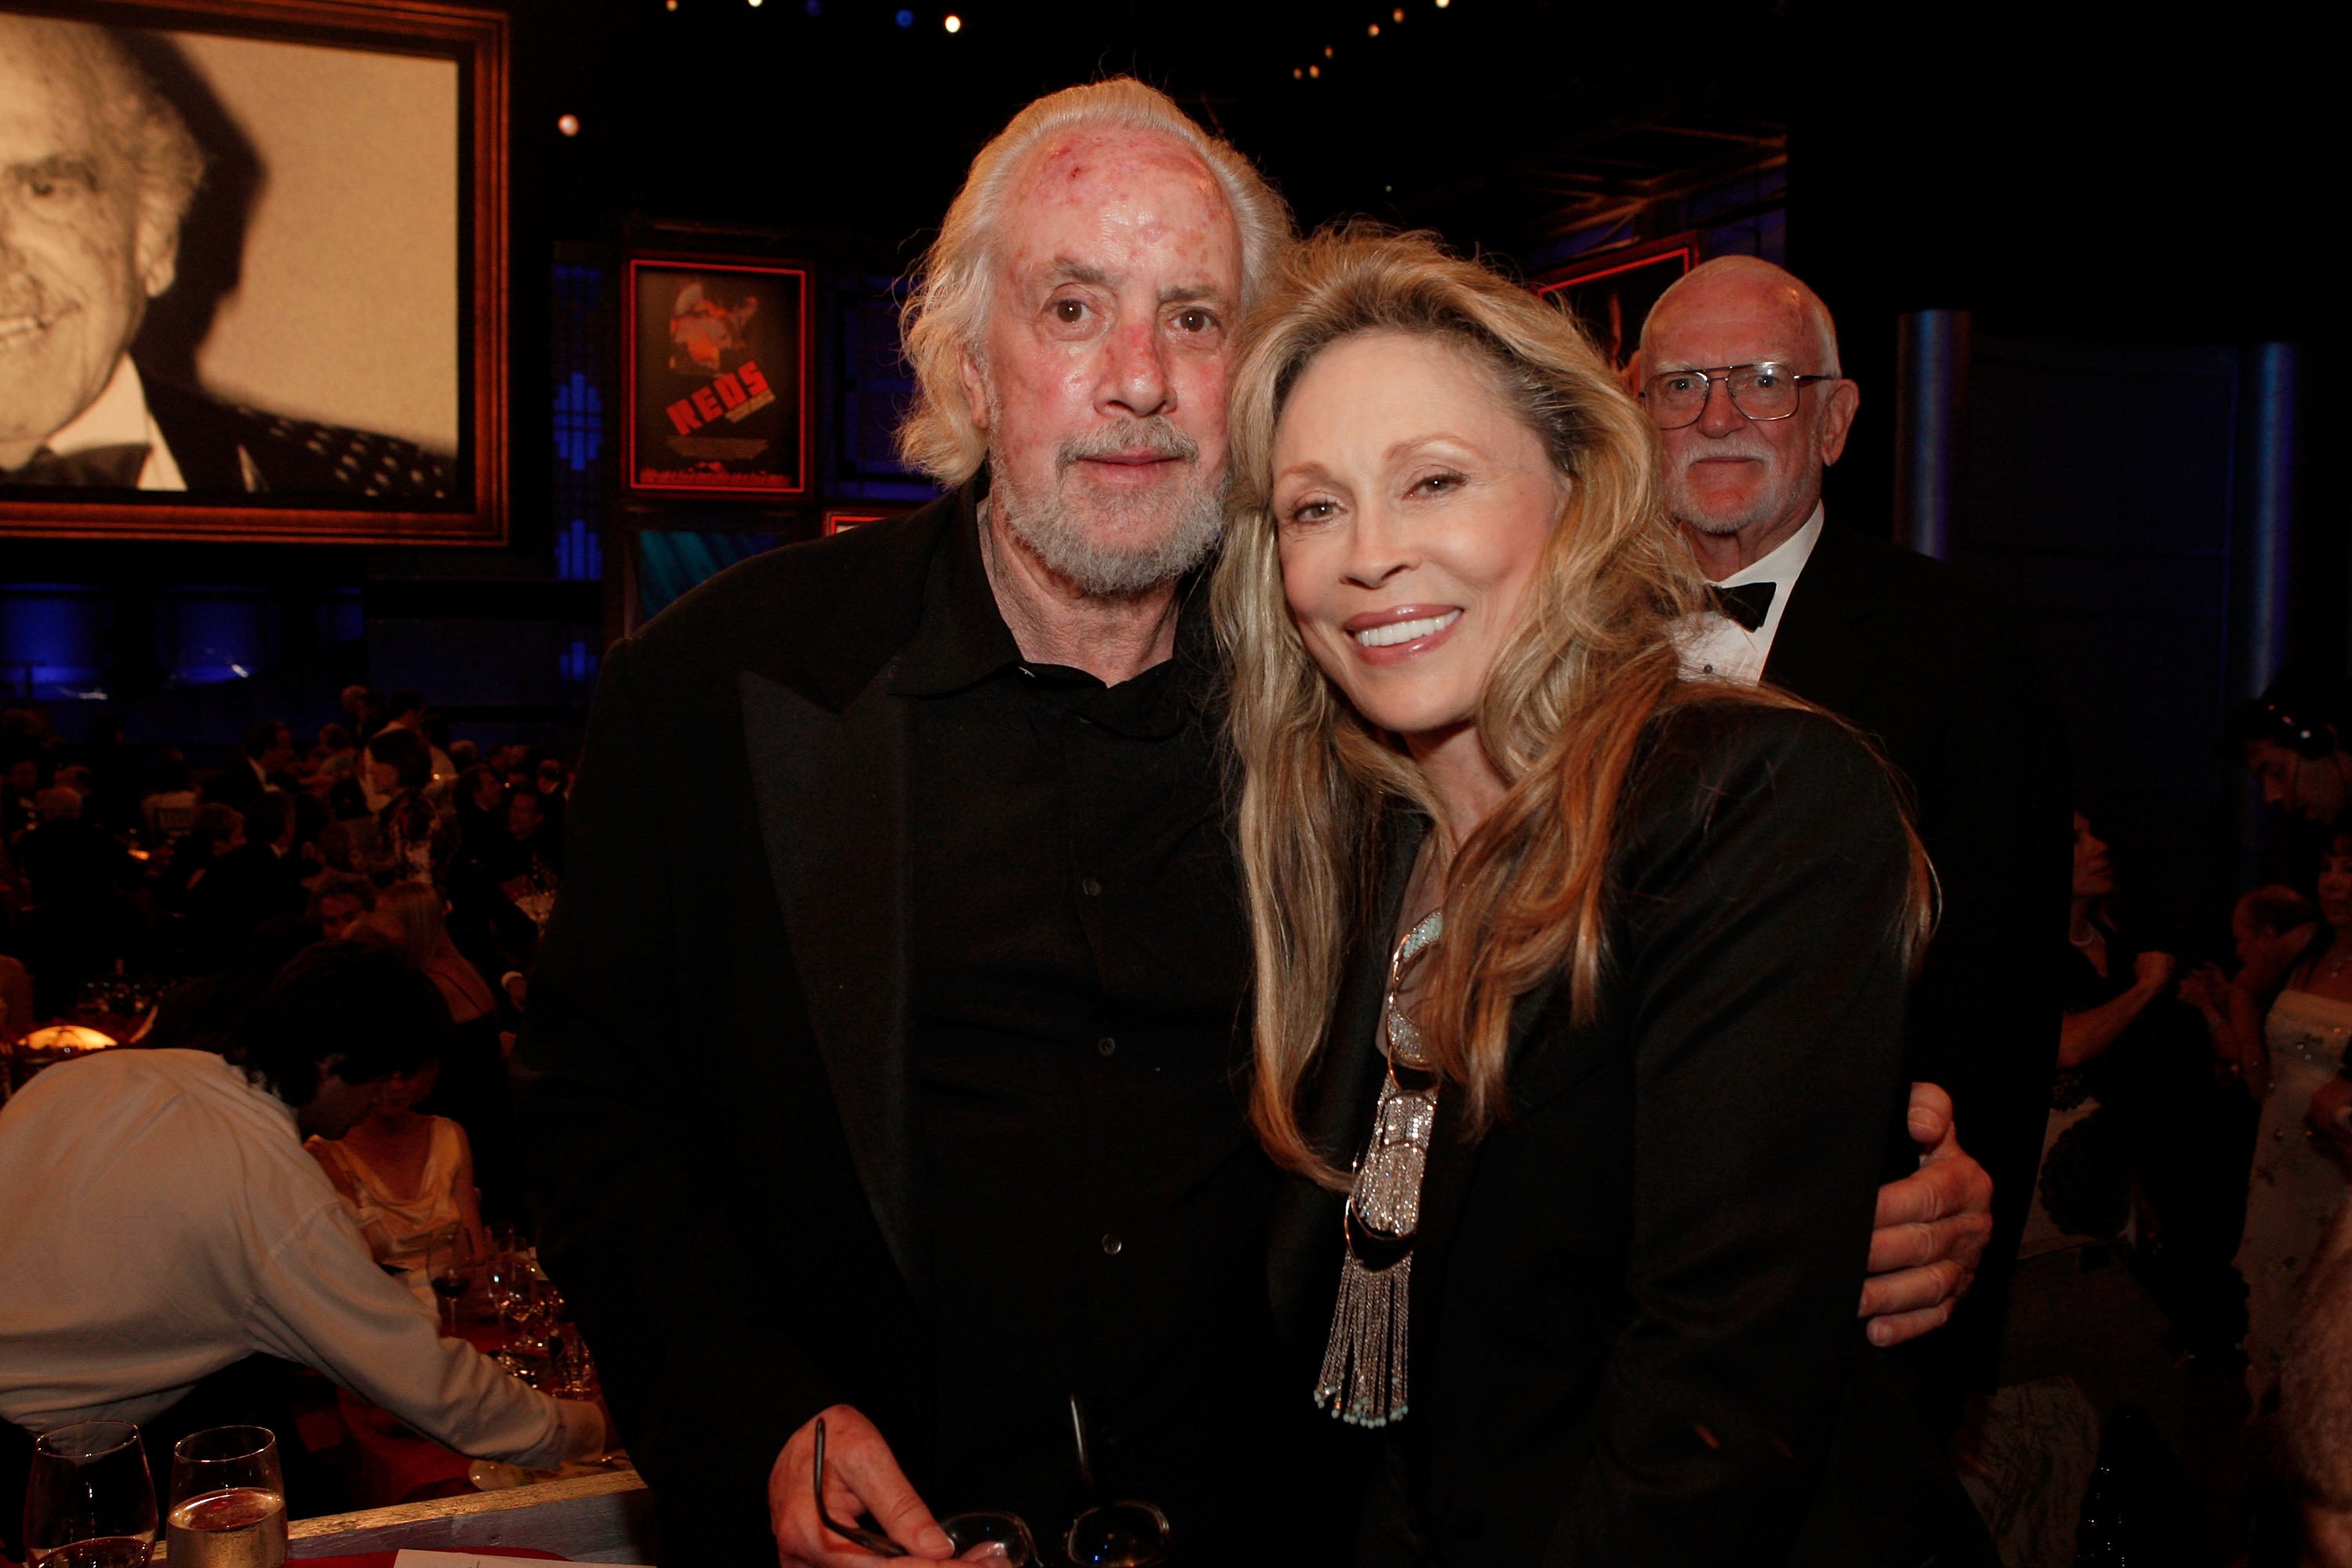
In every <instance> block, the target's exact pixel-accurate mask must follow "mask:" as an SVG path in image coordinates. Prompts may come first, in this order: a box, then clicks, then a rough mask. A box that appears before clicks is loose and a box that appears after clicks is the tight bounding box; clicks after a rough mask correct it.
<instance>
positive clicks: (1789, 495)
mask: <svg viewBox="0 0 2352 1568" xmlns="http://www.w3.org/2000/svg"><path fill="white" fill-rule="evenodd" d="M1764 363H1772V364H1778V365H1780V366H1782V367H1783V368H1784V369H1785V370H1787V371H1789V372H1791V373H1793V374H1795V375H1797V376H1799V377H1802V378H1805V379H1803V380H1802V381H1801V383H1800V384H1799V387H1798V393H1797V403H1796V407H1795V408H1794V410H1793V411H1790V412H1789V413H1788V414H1787V415H1786V416H1785V417H1782V416H1772V414H1771V411H1770V410H1769V409H1767V410H1765V411H1764V412H1765V414H1766V415H1767V416H1766V417H1762V418H1759V417H1755V416H1751V414H1750V413H1749V412H1748V409H1745V408H1742V407H1741V406H1740V405H1738V403H1737V402H1735V401H1734V400H1733V398H1732V395H1731V390H1730V387H1729V385H1728V384H1727V380H1726V378H1724V377H1722V376H1720V375H1719V374H1716V373H1720V372H1721V371H1723V370H1724V369H1726V368H1727V367H1732V366H1738V365H1753V364H1764ZM1641 365H1642V374H1643V377H1644V378H1645V379H1646V378H1648V377H1652V376H1657V375H1661V374H1665V373H1667V372H1671V371H1685V370H1696V371H1706V372H1708V373H1710V384H1709V386H1708V388H1707V400H1706V405H1704V407H1703V409H1702V411H1701V412H1700V414H1699V416H1698V417H1697V418H1696V420H1693V421H1691V422H1690V423H1688V424H1685V425H1683V426H1677V427H1675V428H1673V429H1667V430H1662V431H1661V432H1660V441H1661V444H1662V445H1663V446H1664V450H1665V460H1666V461H1665V480H1666V509H1667V510H1668V511H1669V512H1671V513H1672V514H1673V516H1674V519H1675V521H1676V522H1678V523H1680V524H1681V525H1682V528H1683V531H1684V533H1685V535H1686V536H1687V537H1688V538H1689V539H1690V541H1691V544H1692V548H1693V549H1695V550H1696V551H1697V552H1698V555H1699V564H1700V566H1701V567H1702V568H1703V569H1704V570H1705V571H1706V574H1707V575H1708V576H1709V577H1711V578H1713V579H1715V580H1717V581H1718V582H1719V581H1721V580H1722V579H1723V578H1725V577H1727V576H1729V575H1730V574H1732V573H1734V572H1737V571H1739V570H1741V569H1742V568H1744V567H1746V566H1748V565H1749V564H1751V563H1754V562H1756V561H1757V560H1759V559H1760V558H1761V557H1763V556H1764V555H1766V554H1768V553H1769V552H1771V551H1773V550H1774V549H1776V548H1778V547H1779V546H1780V543H1781V542H1783V541H1785V540H1787V539H1788V538H1789V537H1790V535H1792V534H1794V533H1795V532H1796V531H1797V530H1799V529H1800V528H1801V527H1803V526H1804V524H1805V521H1806V519H1808V518H1810V517H1811V515H1812V513H1813V509H1814V508H1815V506H1817V505H1818V504H1819V502H1820V500H1821V494H1822V471H1823V470H1824V469H1825V468H1828V467H1829V465H1830V464H1832V463H1834V462H1836V461H1837V459H1838V458H1839V455H1840V454H1841V453H1843V451H1844V449H1845V437H1846V432H1847V431H1848V430H1849V429H1850V428H1851V427H1852V426H1853V416H1854V411H1855V409H1856V408H1857V407H1858V406H1859V404H1860V397H1861V394H1860V392H1859V391H1858V389H1856V387H1855V386H1854V384H1853V383H1852V382H1850V381H1844V380H1842V379H1836V378H1837V376H1838V372H1839V367H1838V352H1837V328H1836V326H1835V324H1834V323H1832V321H1831V320H1830V312H1829V307H1828V306H1826V305H1824V304H1822V300H1821V296H1820V295H1818V294H1816V293H1814V292H1813V291H1812V290H1811V289H1808V288H1807V287H1805V285H1804V284H1803V282H1801V280H1800V279H1797V278H1795V277H1794V276H1792V275H1791V274H1790V273H1789V272H1788V271H1786V270H1785V269H1783V268H1779V267H1775V266H1773V265H1772V264H1771V263H1770V262H1769V261H1759V260H1758V259H1757V258H1754V257H1752V256H1726V257H1720V258H1717V259H1716V260H1713V261H1709V262H1707V263H1706V264H1705V265H1703V266H1700V267H1696V268H1692V269H1691V270H1690V272H1689V273H1688V274H1686V275H1685V277H1683V278H1682V279H1680V280H1679V281H1678V282H1676V283H1675V285H1674V287H1673V288H1671V289H1667V290H1666V291H1665V292H1664V294H1661V295H1660V296H1658V302H1657V303H1656V304H1655V305H1654V306H1653V307H1651V310H1650V315H1649V319H1648V320H1647V321H1644V322H1643V326H1642V356H1641ZM1751 405H1752V400H1751ZM1784 406H1785V405H1784Z"/></svg>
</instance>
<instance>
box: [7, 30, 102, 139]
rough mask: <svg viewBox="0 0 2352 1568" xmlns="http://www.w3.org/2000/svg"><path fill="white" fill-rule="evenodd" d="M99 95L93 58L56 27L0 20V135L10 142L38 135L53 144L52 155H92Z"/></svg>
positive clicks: (100, 88) (99, 89)
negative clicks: (4, 134)
mask: <svg viewBox="0 0 2352 1568" xmlns="http://www.w3.org/2000/svg"><path fill="white" fill-rule="evenodd" d="M101 95H102V84H101V83H100V81H99V80H98V78H97V75H96V73H95V72H94V71H92V70H91V68H90V62H89V59H88V58H86V57H85V56H84V54H83V53H82V51H81V50H79V49H77V48H75V47H73V46H72V44H71V42H70V41H69V40H68V39H67V38H65V37H60V36H59V35H58V31H57V26H56V24H47V25H44V24H42V23H39V22H36V21H31V20H27V19H25V18H20V17H5V16H0V132H5V133H6V134H7V135H8V136H9V137H10V138H11V139H12V141H13V140H16V139H17V138H21V137H25V136H26V135H28V134H38V135H40V136H42V137H43V138H45V139H47V140H49V141H51V142H53V143H54V144H53V145H51V146H49V147H48V148H47V149H46V150H47V151H49V152H61V153H82V152H89V151H91V150H92V146H93V144H94V143H95V142H97V140H98V121H97V115H96V112H95V111H96V108H97V104H98V101H99V99H100V96H101ZM26 150H27V149H26V148H23V147H22V146H19V147H16V148H12V149H11V152H12V153H16V154H18V155H21V153H23V152H24V151H26Z"/></svg>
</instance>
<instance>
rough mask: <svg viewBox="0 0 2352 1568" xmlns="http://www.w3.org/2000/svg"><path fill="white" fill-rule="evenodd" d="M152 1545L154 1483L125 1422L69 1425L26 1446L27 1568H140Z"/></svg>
mask: <svg viewBox="0 0 2352 1568" xmlns="http://www.w3.org/2000/svg"><path fill="white" fill-rule="evenodd" d="M154 1544H155V1482H154V1479H153V1478H152V1477H151V1476H150V1475H149V1474H148V1473H147V1450H146V1448H145V1447H144V1446H142V1444H141V1443H140V1441H139V1428H138V1427H136V1426H132V1425H131V1423H130V1422H128V1421H77V1422H75V1423H74V1424H73V1425H72V1426H59V1427H57V1428H55V1429H54V1430H51V1431H48V1432H44V1433H43V1434H41V1436H39V1437H38V1438H37V1439H36V1440H35V1441H34V1444H33V1459H32V1466H31V1468H30V1470H29V1471H28V1472H27V1474H26V1485H25V1550H26V1554H27V1555H28V1556H29V1557H30V1558H31V1559H32V1568H143V1565H144V1564H145V1563H146V1561H147V1559H148V1556H149V1554H150V1553H151V1552H152V1549H153V1547H154Z"/></svg>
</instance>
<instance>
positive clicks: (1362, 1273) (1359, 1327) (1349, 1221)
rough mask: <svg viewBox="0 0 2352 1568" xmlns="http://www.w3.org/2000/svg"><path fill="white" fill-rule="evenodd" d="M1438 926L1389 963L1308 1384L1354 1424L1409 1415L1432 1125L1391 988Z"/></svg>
mask: <svg viewBox="0 0 2352 1568" xmlns="http://www.w3.org/2000/svg"><path fill="white" fill-rule="evenodd" d="M1444 929H1445V922H1444V917H1443V916H1442V915H1439V914H1435V913H1433V914H1431V915H1430V916H1429V917H1428V918H1427V919H1425V920H1423V921H1422V922H1421V923H1420V924H1418V925H1416V926H1414V927H1413V928H1412V930H1411V931H1407V932H1406V933H1405V935H1404V939H1403V940H1402V942H1398V943H1397V948H1396V952H1395V954H1394V955H1393V956H1392V957H1391V959H1390V961H1389V988H1388V998H1387V1003H1386V1005H1385V1006H1384V1007H1383V1008H1382V1010H1381V1011H1382V1020H1381V1025H1382V1030H1383V1033H1384V1035H1385V1037H1386V1054H1387V1056H1388V1058H1389V1072H1388V1079H1387V1081H1386V1082H1384V1083H1383V1084H1381V1099H1380V1105H1379V1108H1378V1109H1377V1110H1374V1111H1373V1113H1372V1136H1371V1141H1370V1145H1369V1146H1368V1147H1367V1148H1366V1149H1365V1151H1364V1157H1363V1159H1362V1160H1361V1161H1360V1163H1358V1164H1357V1166H1356V1180H1355V1184H1354V1186H1353V1187H1352V1188H1351V1189H1350V1190H1349V1194H1348V1206H1347V1214H1346V1222H1345V1224H1346V1235H1347V1243H1348V1255H1347V1258H1346V1259H1345V1260H1344V1261H1343V1262H1342V1263H1341V1264H1340V1266H1339V1304H1338V1306H1337V1307H1336V1308H1335V1309H1334V1310H1333V1312H1332V1314H1331V1337H1330V1340H1329V1341H1328V1343H1327V1344H1326V1346H1325V1348H1324V1352H1323V1369H1322V1372H1321V1374H1320V1375H1319V1376H1318V1377H1317V1378H1316V1380H1315V1403H1316V1404H1317V1405H1320V1406H1322V1407H1324V1408H1326V1409H1328V1410H1329V1411H1330V1412H1331V1414H1332V1415H1335V1416H1337V1417H1339V1419H1340V1420H1342V1421H1345V1422H1347V1423H1348V1424H1349V1425H1350V1426H1388V1425H1389V1424H1390V1423H1391V1422H1394V1421H1400V1420H1402V1419H1403V1418H1404V1415H1405V1413H1406V1411H1407V1410H1408V1409H1409V1408H1410V1394H1411V1388H1410V1385H1409V1383H1408V1379H1407V1375H1406V1372H1407V1366H1408V1364H1409V1362H1410V1359H1411V1349H1412V1336H1411V1322H1410V1309H1411V1305H1412V1247H1413V1240H1414V1237H1415V1235H1416V1233H1417V1232H1418V1231H1419V1229H1420V1226H1421V1183H1422V1175H1423V1172H1424V1170H1425V1169H1426V1168H1427V1164H1428V1156H1429V1142H1430V1136H1431V1134H1432V1132H1433V1131H1434V1130H1435V1128H1436V1124H1437V1085H1436V1083H1435V1082H1434V1080H1428V1081H1425V1082H1423V1081H1421V1080H1423V1079H1424V1078H1425V1071H1424V1069H1423V1057H1422V1052H1421V1033H1420V1031H1419V1030H1418V1029H1416V1028H1415V1027H1414V1026H1413V1024H1412V1020H1411V1019H1410V1018H1409V1017H1407V1016H1405V1013H1404V1010H1403V1009H1402V1007H1401V1006H1399V1005H1398V1004H1397V984H1398V980H1399V977H1400V976H1402V973H1403V972H1404V967H1405V965H1406V964H1408V963H1412V961H1413V960H1414V959H1416V958H1418V957H1420V956H1421V954H1422V953H1423V952H1426V951H1428V949H1429V946H1430V944H1431V943H1432V942H1435V941H1436V940H1437V938H1438V936H1439V935H1440V934H1441V933H1442V932H1443V931H1444ZM1400 1068H1402V1069H1404V1070H1405V1071H1406V1072H1408V1073H1410V1074H1412V1076H1413V1078H1414V1079H1415V1080H1416V1087H1414V1088H1412V1089H1407V1088H1405V1087H1404V1086H1403V1085H1402V1083H1401V1082H1400V1081H1399V1076H1398V1075H1399V1069H1400ZM1368 1254H1369V1255H1370V1257H1369V1258H1368V1257H1367V1255H1368Z"/></svg>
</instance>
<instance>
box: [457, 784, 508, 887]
mask: <svg viewBox="0 0 2352 1568" xmlns="http://www.w3.org/2000/svg"><path fill="white" fill-rule="evenodd" d="M449 798H450V802H451V808H452V813H453V815H454V816H455V817H456V818H457V857H458V858H459V859H461V860H463V861H465V862H467V864H469V865H474V866H479V865H480V864H481V863H482V862H483V861H484V860H485V859H486V858H488V856H489V854H490V853H491V848H492V846H493V845H494V844H495V843H496V841H497V839H498V838H499V835H500V834H502V833H504V832H505V830H506V816H507V786H506V785H505V784H503V783H501V782H500V781H499V775H498V773H497V771H496V770H494V769H492V768H488V767H485V766H481V765H476V766H474V767H470V768H467V770H466V771H465V772H464V773H460V774H458V775H457V784H455V785H454V786H453V787H452V788H451V789H450V791H449Z"/></svg>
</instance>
